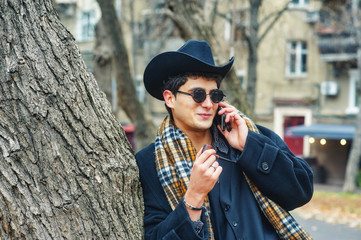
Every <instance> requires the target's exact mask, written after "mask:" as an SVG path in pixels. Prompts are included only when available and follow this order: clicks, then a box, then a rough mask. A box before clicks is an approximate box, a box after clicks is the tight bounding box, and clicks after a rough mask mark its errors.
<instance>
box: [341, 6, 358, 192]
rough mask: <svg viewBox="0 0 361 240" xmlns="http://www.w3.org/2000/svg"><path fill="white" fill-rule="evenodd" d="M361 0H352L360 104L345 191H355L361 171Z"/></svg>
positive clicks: (348, 162)
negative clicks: (360, 170)
mask: <svg viewBox="0 0 361 240" xmlns="http://www.w3.org/2000/svg"><path fill="white" fill-rule="evenodd" d="M359 2H360V0H352V18H353V27H354V29H355V33H356V34H355V38H356V40H357V44H358V49H357V69H358V84H357V93H358V106H359V112H358V115H357V121H356V132H355V135H354V137H353V141H352V146H351V152H350V155H349V158H348V161H347V166H346V174H345V182H344V184H343V191H344V192H355V190H356V177H357V172H358V171H359V163H360V161H361V29H360V24H361V22H360V20H359V19H360V15H359V14H360V6H359Z"/></svg>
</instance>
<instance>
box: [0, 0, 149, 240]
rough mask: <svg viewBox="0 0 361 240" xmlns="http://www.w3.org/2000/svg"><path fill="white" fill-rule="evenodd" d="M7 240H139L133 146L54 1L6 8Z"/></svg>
mask: <svg viewBox="0 0 361 240" xmlns="http://www.w3.org/2000/svg"><path fill="white" fill-rule="evenodd" d="M0 56H1V58H0V69H1V70H0V71H1V75H0V222H1V223H0V239H141V238H142V232H143V229H142V222H143V203H142V196H141V190H140V185H139V181H138V172H137V167H136V163H135V160H134V156H133V152H132V149H131V146H130V144H129V143H128V141H127V140H126V137H125V134H124V131H123V130H122V128H121V126H120V125H119V123H118V122H117V120H116V119H115V117H114V116H113V114H112V113H111V109H110V105H109V103H108V102H107V100H106V99H105V96H104V95H103V94H102V93H101V92H100V91H99V89H98V86H97V84H96V81H95V79H94V77H93V76H92V75H91V74H89V73H88V72H87V70H86V66H85V64H84V62H83V60H82V58H81V55H80V52H79V50H78V48H77V46H76V45H75V43H74V39H73V37H72V36H71V34H70V33H69V32H68V31H67V30H66V29H65V28H64V27H63V25H61V23H60V21H59V19H58V17H57V15H56V13H55V10H54V8H53V5H52V1H51V0H47V1H44V0H3V1H1V4H0Z"/></svg>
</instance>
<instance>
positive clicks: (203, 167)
mask: <svg viewBox="0 0 361 240" xmlns="http://www.w3.org/2000/svg"><path fill="white" fill-rule="evenodd" d="M215 154H216V151H215V150H214V149H209V150H206V151H204V152H203V153H202V151H199V152H198V153H197V156H196V160H195V161H194V163H193V168H192V170H191V176H190V182H189V187H188V190H187V192H186V194H185V195H184V199H185V201H186V202H187V203H189V204H190V205H192V206H194V207H201V206H202V205H203V202H204V199H205V197H206V196H207V194H208V193H209V192H210V191H211V190H212V189H213V187H214V185H215V184H216V183H217V180H218V178H219V175H220V174H221V172H222V170H223V168H222V167H221V166H219V164H218V162H217V161H216V156H215ZM188 212H189V216H190V218H191V219H192V220H197V219H199V217H200V211H198V212H197V211H194V210H190V209H188ZM198 215H199V216H198ZM193 218H194V219H193Z"/></svg>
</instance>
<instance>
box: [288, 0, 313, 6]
mask: <svg viewBox="0 0 361 240" xmlns="http://www.w3.org/2000/svg"><path fill="white" fill-rule="evenodd" d="M309 3H310V1H309V0H292V1H291V6H295V7H296V6H305V5H308V4H309Z"/></svg>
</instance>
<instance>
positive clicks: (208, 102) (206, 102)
mask: <svg viewBox="0 0 361 240" xmlns="http://www.w3.org/2000/svg"><path fill="white" fill-rule="evenodd" d="M202 107H213V102H212V100H211V96H209V95H207V97H206V99H205V100H204V102H202Z"/></svg>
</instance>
